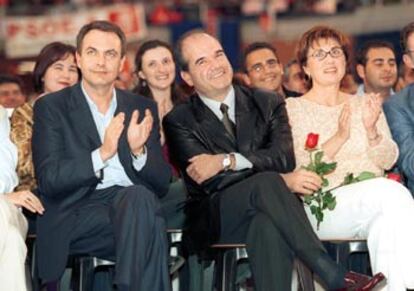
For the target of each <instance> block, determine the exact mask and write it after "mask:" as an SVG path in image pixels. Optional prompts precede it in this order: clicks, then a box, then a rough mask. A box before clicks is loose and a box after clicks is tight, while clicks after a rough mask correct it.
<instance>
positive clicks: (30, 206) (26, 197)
mask: <svg viewBox="0 0 414 291" xmlns="http://www.w3.org/2000/svg"><path fill="white" fill-rule="evenodd" d="M6 198H7V199H8V200H9V201H10V202H11V203H13V204H14V205H16V206H20V207H24V208H26V209H27V210H30V211H31V212H33V213H39V214H43V212H44V211H45V209H44V208H43V205H42V202H40V200H39V198H37V197H36V195H34V194H33V193H32V192H30V191H28V190H23V191H17V192H12V193H7V194H6Z"/></svg>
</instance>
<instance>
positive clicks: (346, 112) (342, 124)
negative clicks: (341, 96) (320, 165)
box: [336, 103, 351, 143]
mask: <svg viewBox="0 0 414 291" xmlns="http://www.w3.org/2000/svg"><path fill="white" fill-rule="evenodd" d="M350 135H351V107H350V104H349V103H345V104H344V107H343V108H342V111H341V114H340V115H339V118H338V131H337V132H336V136H337V137H338V138H339V139H340V140H341V141H342V143H345V142H346V141H347V140H348V139H349V137H350Z"/></svg>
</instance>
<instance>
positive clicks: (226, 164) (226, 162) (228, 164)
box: [223, 156, 231, 168]
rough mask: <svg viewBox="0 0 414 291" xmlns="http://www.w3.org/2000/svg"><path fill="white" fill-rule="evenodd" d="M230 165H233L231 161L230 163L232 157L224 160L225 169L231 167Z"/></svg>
mask: <svg viewBox="0 0 414 291" xmlns="http://www.w3.org/2000/svg"><path fill="white" fill-rule="evenodd" d="M230 163H231V161H230V157H229V156H226V157H225V158H224V160H223V167H224V168H225V167H228V166H230Z"/></svg>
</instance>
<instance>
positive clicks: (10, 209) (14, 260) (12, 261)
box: [0, 194, 27, 291]
mask: <svg viewBox="0 0 414 291" xmlns="http://www.w3.org/2000/svg"><path fill="white" fill-rule="evenodd" d="M26 233H27V221H26V219H25V217H24V216H23V214H22V213H21V211H20V210H19V209H18V208H17V207H16V206H15V205H13V204H12V203H10V202H9V201H8V200H7V199H5V198H4V196H3V195H2V194H0V290H13V291H26V290H27V286H26V276H25V267H24V263H25V259H26V253H27V249H26V244H25V237H26Z"/></svg>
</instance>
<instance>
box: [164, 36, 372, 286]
mask: <svg viewBox="0 0 414 291" xmlns="http://www.w3.org/2000/svg"><path fill="white" fill-rule="evenodd" d="M176 57H177V63H178V64H179V65H180V67H181V76H182V78H183V79H184V80H185V82H187V83H188V84H189V85H190V86H194V89H195V91H196V92H197V93H196V94H195V95H194V96H192V98H191V100H190V102H189V103H187V104H183V105H179V106H177V107H175V109H174V110H173V111H172V112H170V113H169V114H168V115H167V116H166V117H165V118H164V123H163V124H164V129H165V133H166V136H167V142H168V143H169V146H170V147H169V148H170V150H171V156H172V157H175V158H176V160H177V162H178V164H179V166H180V168H181V169H182V171H183V173H184V179H185V181H186V184H187V186H188V189H189V192H190V195H191V201H190V202H189V203H188V205H187V209H186V210H187V215H188V216H187V228H186V229H185V234H186V235H188V237H189V238H190V241H189V243H188V244H189V248H190V251H195V252H200V251H202V250H205V249H206V248H207V247H208V246H209V244H211V243H215V242H218V241H219V242H223V243H246V244H247V250H248V253H249V260H250V264H251V268H252V272H253V276H254V281H255V284H256V290H259V291H265V290H266V291H268V290H289V289H290V286H291V273H292V261H293V258H294V257H295V256H297V257H299V258H300V259H301V260H302V261H303V262H304V263H306V264H307V265H308V266H309V267H310V268H311V269H312V270H313V271H314V272H315V273H317V274H318V275H319V276H320V278H321V279H322V280H323V281H324V283H325V284H326V285H327V287H328V289H330V290H331V289H339V288H345V287H350V286H351V285H352V284H354V285H353V287H355V284H357V285H359V286H361V285H364V286H365V287H370V285H375V283H376V282H377V281H378V280H377V279H378V278H375V280H370V279H369V278H362V277H360V276H359V275H357V274H349V273H348V274H347V273H346V271H345V270H344V269H343V268H341V267H339V266H338V265H336V264H335V263H334V262H333V261H332V260H331V259H330V258H329V256H328V255H327V253H326V251H325V250H324V248H323V247H322V245H321V243H320V242H319V240H318V239H317V237H316V235H315V234H314V232H313V231H312V228H311V226H310V224H309V222H308V220H307V217H306V215H305V212H304V209H303V206H302V202H301V200H300V199H299V198H298V197H297V196H295V195H293V194H292V193H291V192H290V191H289V189H288V187H287V185H286V183H285V181H284V179H285V177H286V176H287V175H288V174H287V173H289V172H291V171H293V169H294V168H295V159H294V154H293V146H292V136H291V131H290V127H289V123H288V117H287V113H286V110H285V103H284V99H283V98H282V97H281V96H279V95H276V94H272V93H269V92H264V91H260V90H257V89H248V88H243V87H238V86H232V85H231V81H232V76H233V71H232V68H231V66H230V63H229V61H228V59H227V57H226V55H225V54H224V51H223V48H222V47H221V45H220V43H219V42H218V41H217V40H216V39H215V38H213V37H212V36H210V35H208V34H206V33H204V32H201V31H191V32H188V33H187V34H185V35H184V36H182V38H181V39H180V40H179V41H178V44H177V49H176ZM279 173H281V174H279ZM350 277H352V280H349V279H350ZM351 281H352V282H351ZM364 290H369V288H368V289H364Z"/></svg>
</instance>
